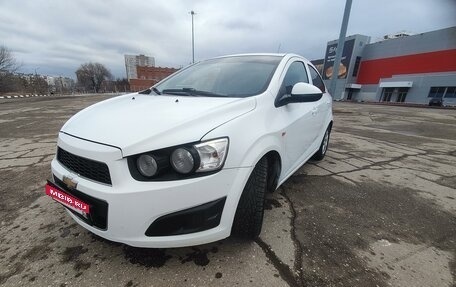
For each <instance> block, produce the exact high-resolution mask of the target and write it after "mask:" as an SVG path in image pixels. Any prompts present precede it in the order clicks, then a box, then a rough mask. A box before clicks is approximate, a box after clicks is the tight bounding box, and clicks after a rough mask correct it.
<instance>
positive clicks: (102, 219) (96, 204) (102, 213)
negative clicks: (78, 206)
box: [54, 175, 108, 230]
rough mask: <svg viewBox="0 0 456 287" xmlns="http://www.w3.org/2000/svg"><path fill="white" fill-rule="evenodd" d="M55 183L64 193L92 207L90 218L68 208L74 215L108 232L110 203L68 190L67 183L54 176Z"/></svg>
mask: <svg viewBox="0 0 456 287" xmlns="http://www.w3.org/2000/svg"><path fill="white" fill-rule="evenodd" d="M54 183H55V184H56V185H57V186H58V187H59V188H61V189H62V190H63V191H65V192H66V193H68V194H70V195H72V196H74V197H76V198H79V199H80V200H82V201H84V202H85V203H87V204H89V205H90V214H89V215H88V218H86V217H84V216H82V215H81V214H79V213H77V212H75V211H73V210H71V209H69V208H68V210H69V211H71V212H72V213H73V214H74V215H76V216H77V217H79V218H80V219H81V220H82V221H84V222H85V223H87V224H89V225H91V226H94V227H97V228H99V229H102V230H106V229H107V226H108V203H107V202H106V201H103V200H101V199H98V198H95V197H92V196H90V195H87V194H85V193H82V192H80V191H79V190H75V189H73V190H69V189H68V188H66V185H65V183H63V182H62V181H61V180H60V179H58V178H57V177H56V176H55V175H54Z"/></svg>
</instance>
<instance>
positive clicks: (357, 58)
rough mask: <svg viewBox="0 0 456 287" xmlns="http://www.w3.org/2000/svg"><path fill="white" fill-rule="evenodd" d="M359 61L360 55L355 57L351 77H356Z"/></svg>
mask: <svg viewBox="0 0 456 287" xmlns="http://www.w3.org/2000/svg"><path fill="white" fill-rule="evenodd" d="M360 63H361V57H356V60H355V66H353V74H352V76H353V77H356V76H357V75H358V70H359V64H360Z"/></svg>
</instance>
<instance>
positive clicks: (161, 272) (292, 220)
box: [0, 95, 456, 287]
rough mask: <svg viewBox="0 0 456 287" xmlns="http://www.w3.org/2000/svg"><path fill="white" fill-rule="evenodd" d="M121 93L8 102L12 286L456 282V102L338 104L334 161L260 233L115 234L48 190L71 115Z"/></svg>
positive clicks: (3, 253)
mask: <svg viewBox="0 0 456 287" xmlns="http://www.w3.org/2000/svg"><path fill="white" fill-rule="evenodd" d="M105 98H107V96H102V95H101V96H90V97H89V96H81V97H60V98H59V97H52V98H26V99H25V98H24V99H8V100H0V180H1V183H2V184H1V185H0V195H1V200H0V218H1V229H0V285H2V286H24V285H27V286H28V285H30V286H77V285H82V284H85V285H88V284H89V285H94V286H129V287H131V286H182V285H183V286H236V285H237V286H455V284H456V281H455V278H456V129H455V128H454V127H455V124H456V111H454V110H442V109H428V108H407V107H396V106H394V107H392V106H378V105H369V104H353V103H335V104H334V118H335V124H334V128H333V133H332V135H331V141H330V147H329V151H328V153H327V156H326V158H325V159H324V160H323V161H321V162H309V163H307V164H305V165H304V166H303V167H302V168H301V169H300V170H298V171H297V172H296V173H295V174H294V175H293V176H292V177H291V178H290V179H289V180H288V181H287V182H286V183H285V184H284V185H283V186H282V187H281V188H279V189H278V190H277V192H275V193H273V194H271V195H269V197H268V199H267V201H266V212H265V218H264V220H265V222H264V226H263V230H262V233H261V236H260V238H259V239H258V240H256V241H255V242H247V241H240V240H236V239H232V238H228V239H226V240H222V241H220V242H215V243H212V244H207V245H202V246H196V247H189V248H176V249H141V248H133V247H129V246H125V245H122V244H117V243H113V242H108V241H106V240H103V239H101V238H99V237H96V236H94V235H92V234H90V233H88V232H87V231H86V230H85V229H83V228H81V227H79V226H78V225H77V224H75V223H74V222H73V221H72V220H71V219H70V217H69V216H68V215H67V214H66V212H65V211H64V209H63V208H62V207H61V206H60V205H59V204H57V203H55V202H54V201H52V200H51V199H50V198H48V197H46V196H45V195H44V191H43V186H44V184H45V180H46V179H47V178H48V177H49V176H50V161H51V159H52V157H53V155H54V153H55V149H56V146H55V145H56V137H57V133H58V130H59V129H60V127H61V126H62V125H63V123H64V122H65V121H66V120H67V119H68V118H69V117H70V116H71V115H73V114H74V113H76V112H77V111H79V110H81V109H82V108H84V107H86V106H88V105H90V104H92V103H95V102H98V101H100V100H103V99H105Z"/></svg>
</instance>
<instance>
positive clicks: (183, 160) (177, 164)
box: [171, 148, 195, 174]
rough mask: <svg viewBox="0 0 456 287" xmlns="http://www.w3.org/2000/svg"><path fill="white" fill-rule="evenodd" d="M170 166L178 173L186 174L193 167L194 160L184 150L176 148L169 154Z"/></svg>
mask: <svg viewBox="0 0 456 287" xmlns="http://www.w3.org/2000/svg"><path fill="white" fill-rule="evenodd" d="M171 165H172V166H173V168H174V170H175V171H177V172H178V173H182V174H188V173H190V172H191V171H193V168H194V167H195V159H194V158H193V156H192V154H191V153H190V152H189V151H188V150H186V149H185V148H178V149H176V150H174V151H173V153H172V154H171Z"/></svg>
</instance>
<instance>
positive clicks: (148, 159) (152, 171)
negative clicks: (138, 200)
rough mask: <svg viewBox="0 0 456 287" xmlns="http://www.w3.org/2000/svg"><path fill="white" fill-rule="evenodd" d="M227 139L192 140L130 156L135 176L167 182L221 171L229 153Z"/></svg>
mask: <svg viewBox="0 0 456 287" xmlns="http://www.w3.org/2000/svg"><path fill="white" fill-rule="evenodd" d="M228 146H229V140H228V138H218V139H214V140H208V141H205V142H199V143H190V144H184V145H179V146H174V147H168V148H163V149H159V150H155V151H150V152H146V153H143V154H137V155H133V156H130V157H128V168H129V169H130V173H131V175H132V177H133V178H134V179H136V180H139V181H168V180H176V179H184V178H189V177H197V176H203V175H205V174H206V173H214V172H217V171H218V170H220V169H221V168H222V167H223V164H224V163H225V160H226V157H227V154H228Z"/></svg>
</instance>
